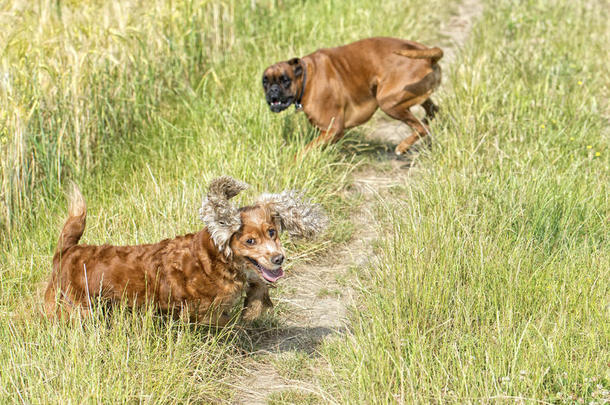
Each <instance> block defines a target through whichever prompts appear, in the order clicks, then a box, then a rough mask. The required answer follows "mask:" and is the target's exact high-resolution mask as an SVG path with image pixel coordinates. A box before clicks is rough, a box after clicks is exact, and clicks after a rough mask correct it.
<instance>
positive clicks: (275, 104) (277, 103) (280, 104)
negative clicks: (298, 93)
mask: <svg viewBox="0 0 610 405" xmlns="http://www.w3.org/2000/svg"><path fill="white" fill-rule="evenodd" d="M267 104H269V108H270V109H271V111H273V112H280V111H284V110H285V109H286V108H288V107H290V105H291V104H292V98H289V99H287V100H284V101H281V100H274V101H268V102H267Z"/></svg>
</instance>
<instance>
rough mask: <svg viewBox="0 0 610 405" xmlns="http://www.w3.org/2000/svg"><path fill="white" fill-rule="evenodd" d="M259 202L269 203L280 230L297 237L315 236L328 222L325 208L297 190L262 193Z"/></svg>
mask: <svg viewBox="0 0 610 405" xmlns="http://www.w3.org/2000/svg"><path fill="white" fill-rule="evenodd" d="M258 202H259V203H260V204H266V205H268V206H269V208H270V209H271V211H272V215H273V217H274V219H275V221H276V223H277V225H278V226H279V228H280V230H281V231H286V232H288V233H289V234H290V236H292V237H295V238H308V239H309V238H313V237H314V236H316V234H319V233H321V232H322V231H323V230H324V229H325V228H326V225H327V224H328V218H327V217H326V214H325V213H324V210H322V208H321V207H320V206H319V205H318V204H313V203H311V202H309V201H308V200H306V199H304V198H303V196H302V195H301V193H298V192H296V191H284V192H282V193H280V194H262V195H261V196H260V197H259V199H258Z"/></svg>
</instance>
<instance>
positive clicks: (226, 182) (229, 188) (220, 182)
mask: <svg viewBox="0 0 610 405" xmlns="http://www.w3.org/2000/svg"><path fill="white" fill-rule="evenodd" d="M247 188H248V185H247V184H246V183H244V182H242V181H239V180H235V179H234V178H232V177H229V176H221V177H218V178H216V179H214V180H212V182H211V183H210V186H209V191H208V195H207V197H206V198H205V199H204V200H203V203H202V205H201V208H200V209H199V216H200V217H201V220H202V221H203V222H204V223H205V225H206V227H207V228H208V232H209V233H210V235H211V236H212V240H213V241H214V244H215V245H216V247H217V248H218V250H220V251H221V252H222V253H224V255H225V256H226V257H230V256H231V254H232V252H231V248H230V247H229V242H230V241H231V236H232V235H233V234H234V233H235V232H237V231H238V230H239V228H240V227H241V217H240V215H239V211H238V210H237V208H235V207H234V206H233V204H231V203H230V202H229V199H231V198H233V197H235V196H236V195H237V194H239V193H240V192H241V191H243V190H245V189H247Z"/></svg>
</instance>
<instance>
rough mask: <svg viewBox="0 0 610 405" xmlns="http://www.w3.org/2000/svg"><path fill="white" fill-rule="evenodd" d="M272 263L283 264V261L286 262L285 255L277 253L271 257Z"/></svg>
mask: <svg viewBox="0 0 610 405" xmlns="http://www.w3.org/2000/svg"><path fill="white" fill-rule="evenodd" d="M271 263H273V264H275V265H278V266H279V265H281V264H282V263H284V255H275V256H273V257H272V258H271Z"/></svg>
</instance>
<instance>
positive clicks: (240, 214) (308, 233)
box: [200, 176, 327, 283]
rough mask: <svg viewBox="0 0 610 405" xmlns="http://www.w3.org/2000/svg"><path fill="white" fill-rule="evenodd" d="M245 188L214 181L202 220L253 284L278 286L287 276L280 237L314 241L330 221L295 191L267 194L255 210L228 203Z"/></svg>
mask: <svg viewBox="0 0 610 405" xmlns="http://www.w3.org/2000/svg"><path fill="white" fill-rule="evenodd" d="M246 187H247V185H246V184H245V183H242V182H240V181H237V180H235V179H232V178H231V177H228V176H223V177H219V178H218V179H216V180H214V181H212V183H211V184H210V191H209V193H208V196H207V198H206V199H205V200H204V202H203V206H202V207H201V210H200V214H201V218H202V220H203V221H204V222H205V223H206V225H207V228H208V232H209V233H210V235H211V236H212V240H213V241H214V244H215V245H216V247H217V248H218V250H220V251H221V252H222V253H224V254H225V256H226V257H227V258H229V259H230V260H231V261H232V262H233V263H234V264H235V265H236V266H237V267H240V268H243V269H245V270H246V272H247V276H248V277H249V278H252V277H259V278H262V279H263V280H265V281H267V282H269V283H273V282H275V281H277V280H278V279H279V278H281V277H282V276H283V275H284V270H283V269H282V264H283V262H284V258H285V255H284V250H283V248H282V244H281V242H280V239H279V234H280V232H283V231H286V232H288V233H289V234H290V235H291V236H293V237H297V238H298V237H304V238H312V237H314V236H315V235H316V234H318V233H320V232H321V231H323V230H324V228H325V227H326V223H327V220H326V216H325V215H324V213H323V211H322V210H321V208H320V207H319V206H318V205H316V204H312V203H310V202H309V201H307V200H305V199H303V198H302V196H301V195H299V194H298V193H296V192H293V191H285V192H283V193H281V194H263V195H261V196H260V197H259V198H258V200H257V202H256V203H255V204H254V205H250V206H246V207H242V208H236V207H234V206H233V205H232V204H231V203H230V202H229V199H230V198H231V197H233V196H235V195H237V193H239V192H240V191H241V190H244V189H245V188H246Z"/></svg>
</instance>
